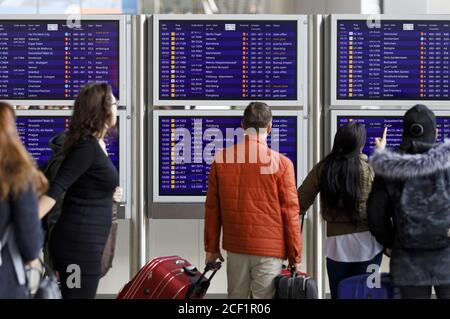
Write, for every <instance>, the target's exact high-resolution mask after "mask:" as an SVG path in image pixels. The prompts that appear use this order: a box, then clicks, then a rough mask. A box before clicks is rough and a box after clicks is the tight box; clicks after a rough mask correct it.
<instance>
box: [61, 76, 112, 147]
mask: <svg viewBox="0 0 450 319" xmlns="http://www.w3.org/2000/svg"><path fill="white" fill-rule="evenodd" d="M112 106H113V99H112V88H111V86H110V85H108V84H106V83H89V84H87V85H86V86H85V87H84V88H83V89H82V90H81V91H80V92H79V93H78V95H77V98H76V100H75V104H74V108H73V115H72V118H71V120H70V125H69V130H68V132H67V140H66V142H65V144H64V150H65V152H66V153H67V152H69V151H70V150H71V149H72V147H73V146H74V145H75V144H76V143H77V142H78V141H79V140H81V139H83V138H86V137H88V136H95V137H99V136H100V135H101V134H102V133H103V132H104V130H105V129H106V128H108V127H109V124H110V123H112V120H113V119H112V117H113V114H112V111H111V108H112Z"/></svg>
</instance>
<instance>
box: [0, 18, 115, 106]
mask: <svg viewBox="0 0 450 319" xmlns="http://www.w3.org/2000/svg"><path fill="white" fill-rule="evenodd" d="M119 24H120V21H119V20H80V21H79V22H78V23H76V24H75V25H73V24H71V22H70V20H53V19H52V20H37V19H36V20H3V19H1V18H0V99H4V100H74V99H75V97H76V95H77V93H78V92H79V90H80V89H81V88H82V87H83V86H84V85H85V84H87V83H89V82H106V83H108V84H110V85H111V86H112V88H113V93H114V95H115V96H116V97H117V98H119V69H120V61H119V60H120V59H119V56H120V52H119V51H120V49H119V48H120V39H119Z"/></svg>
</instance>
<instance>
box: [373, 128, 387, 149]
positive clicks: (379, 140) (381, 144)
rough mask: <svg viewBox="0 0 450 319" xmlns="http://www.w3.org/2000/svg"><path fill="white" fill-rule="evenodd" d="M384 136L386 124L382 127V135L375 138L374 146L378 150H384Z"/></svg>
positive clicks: (385, 134)
mask: <svg viewBox="0 0 450 319" xmlns="http://www.w3.org/2000/svg"><path fill="white" fill-rule="evenodd" d="M386 136H387V126H386V127H385V128H384V131H383V137H381V138H380V137H377V138H376V139H375V147H376V148H377V149H379V150H384V149H385V148H386V143H387V141H386Z"/></svg>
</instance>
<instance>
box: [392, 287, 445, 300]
mask: <svg viewBox="0 0 450 319" xmlns="http://www.w3.org/2000/svg"><path fill="white" fill-rule="evenodd" d="M434 290H435V291H436V296H437V297H438V299H450V285H443V286H434ZM400 295H401V297H402V299H430V298H431V286H403V287H400Z"/></svg>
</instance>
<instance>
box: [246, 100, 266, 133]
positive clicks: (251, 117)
mask: <svg viewBox="0 0 450 319" xmlns="http://www.w3.org/2000/svg"><path fill="white" fill-rule="evenodd" d="M271 121H272V111H271V110H270V107H269V106H268V105H267V104H266V103H262V102H252V103H250V104H249V105H248V106H247V108H246V109H245V111H244V119H243V121H242V125H243V127H244V129H245V130H246V129H248V128H254V129H260V128H266V127H267V126H269V123H270V122H271Z"/></svg>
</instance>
